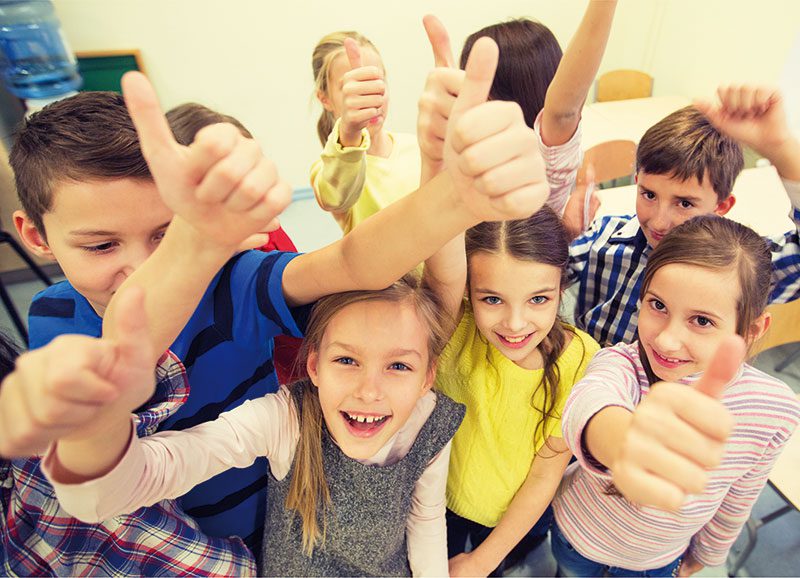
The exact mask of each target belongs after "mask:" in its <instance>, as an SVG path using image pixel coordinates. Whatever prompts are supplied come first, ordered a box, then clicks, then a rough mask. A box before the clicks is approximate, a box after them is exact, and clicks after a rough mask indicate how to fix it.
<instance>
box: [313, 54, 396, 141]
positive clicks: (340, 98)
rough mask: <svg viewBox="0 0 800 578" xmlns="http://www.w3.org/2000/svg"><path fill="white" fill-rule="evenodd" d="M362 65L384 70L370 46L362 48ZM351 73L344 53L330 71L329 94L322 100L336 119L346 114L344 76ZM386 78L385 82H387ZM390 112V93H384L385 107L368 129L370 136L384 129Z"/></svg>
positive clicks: (334, 60)
mask: <svg viewBox="0 0 800 578" xmlns="http://www.w3.org/2000/svg"><path fill="white" fill-rule="evenodd" d="M361 65H362V66H376V67H378V68H380V69H381V70H384V68H383V60H381V57H380V56H379V55H378V53H377V52H375V51H374V50H373V49H372V48H370V47H368V46H362V47H361ZM349 71H350V62H349V61H348V60H347V54H346V53H345V52H344V51H343V52H342V53H341V54H339V56H337V57H336V58H334V59H333V62H331V66H330V69H329V70H328V94H327V96H323V97H322V98H321V100H322V105H323V106H324V107H325V109H326V110H328V111H329V112H331V113H332V114H333V116H334V117H335V118H341V116H342V113H343V112H344V94H343V93H342V88H343V84H344V75H345V73H347V72H349ZM385 80H386V79H385V78H384V82H385ZM388 112H389V91H388V89H387V90H386V92H385V93H384V101H383V106H382V107H381V109H380V114H379V115H378V116H377V117H375V119H373V121H372V122H371V123H370V124H369V126H368V127H367V129H368V130H369V132H370V134H376V133H377V132H380V130H381V128H383V122H384V121H385V120H386V115H387V113H388Z"/></svg>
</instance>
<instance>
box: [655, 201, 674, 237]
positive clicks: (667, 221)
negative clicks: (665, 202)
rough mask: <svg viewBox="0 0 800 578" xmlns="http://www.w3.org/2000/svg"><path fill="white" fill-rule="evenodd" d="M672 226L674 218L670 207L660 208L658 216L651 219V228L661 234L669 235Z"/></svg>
mask: <svg viewBox="0 0 800 578" xmlns="http://www.w3.org/2000/svg"><path fill="white" fill-rule="evenodd" d="M671 226H672V216H671V212H670V208H669V207H665V206H659V207H658V210H657V211H656V214H655V215H654V216H653V218H652V219H650V228H651V229H654V230H656V231H658V232H659V233H662V234H664V233H667V231H669V230H670V228H671Z"/></svg>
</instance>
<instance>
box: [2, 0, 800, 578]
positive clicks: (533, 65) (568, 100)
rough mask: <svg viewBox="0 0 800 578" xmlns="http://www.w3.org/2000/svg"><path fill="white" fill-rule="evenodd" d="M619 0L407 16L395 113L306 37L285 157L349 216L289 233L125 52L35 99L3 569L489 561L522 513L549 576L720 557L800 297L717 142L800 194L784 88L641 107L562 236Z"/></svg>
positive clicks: (772, 414)
mask: <svg viewBox="0 0 800 578" xmlns="http://www.w3.org/2000/svg"><path fill="white" fill-rule="evenodd" d="M615 8H616V2H610V1H592V2H589V5H588V7H587V11H586V14H585V15H584V18H583V20H582V22H581V24H580V26H579V28H578V31H577V32H576V35H575V37H574V38H573V40H572V42H571V43H570V45H569V47H568V48H567V50H566V52H565V53H564V54H563V56H562V55H561V51H560V48H559V47H558V43H557V42H556V41H555V38H554V37H553V35H552V33H551V32H550V31H549V30H548V29H547V28H546V27H544V26H543V25H541V24H539V23H535V22H531V21H525V20H523V21H513V22H508V23H503V24H498V25H494V26H490V27H487V28H485V29H483V30H481V31H478V32H476V33H475V34H474V35H472V36H470V37H469V39H468V40H467V43H466V45H465V47H464V51H463V52H462V55H461V65H462V68H463V70H461V69H457V68H455V67H454V59H453V57H452V54H451V52H450V45H449V39H448V37H447V33H446V30H445V29H444V27H443V26H442V24H441V23H440V22H439V21H438V20H436V19H435V18H433V17H426V19H425V27H426V30H427V33H428V37H429V39H430V41H431V45H432V48H433V53H434V59H435V64H436V68H435V69H434V70H433V71H432V72H431V74H430V75H429V77H428V80H427V82H426V86H425V90H424V93H423V95H422V98H421V99H420V105H419V122H418V134H417V143H415V142H414V141H413V139H412V138H411V137H408V135H400V134H397V133H392V132H389V131H387V130H386V129H385V128H384V121H385V118H386V114H387V110H388V109H387V105H388V96H387V88H386V82H385V71H384V70H383V66H382V63H381V61H380V57H379V56H378V53H377V50H376V49H375V47H374V46H373V45H372V44H371V43H370V42H369V41H368V40H366V39H365V38H363V37H362V36H360V35H358V34H356V33H349V32H348V33H335V34H332V35H329V36H326V37H325V38H324V39H323V40H322V41H321V42H320V44H319V45H318V46H317V48H316V50H315V51H314V58H313V68H314V75H315V79H316V85H317V90H318V93H317V95H318V97H319V99H320V102H321V103H322V105H323V108H324V112H323V116H322V117H321V118H320V122H319V125H318V130H319V135H320V140H321V141H322V143H323V147H324V150H323V153H322V157H321V159H320V160H319V161H318V162H317V163H315V165H314V167H313V168H312V183H313V185H314V189H315V192H316V194H317V198H318V201H319V202H320V205H321V206H322V207H323V208H324V209H326V210H330V211H331V212H333V213H334V216H335V217H336V219H337V221H338V222H339V223H340V225H341V226H342V228H343V230H344V232H345V233H346V234H345V236H344V237H343V238H342V239H341V240H340V241H338V242H336V243H334V244H332V245H330V246H328V247H325V248H323V249H320V250H318V251H314V252H311V253H308V254H303V255H298V254H295V253H293V252H281V251H252V250H247V249H248V248H251V247H252V248H258V247H264V245H265V243H266V242H267V233H266V231H269V230H271V229H273V230H274V228H275V226H276V222H275V218H276V217H277V216H278V215H279V214H280V212H281V210H282V209H283V208H284V207H285V206H286V205H287V204H288V202H289V199H290V190H289V187H288V186H287V185H286V184H285V183H284V182H283V181H281V179H280V177H279V176H278V174H277V170H276V168H275V167H274V165H273V164H272V163H271V162H270V161H269V160H268V159H266V158H265V157H264V156H263V155H262V154H261V151H260V149H259V148H258V145H257V144H256V143H255V142H254V141H253V140H252V138H250V136H249V133H247V131H246V129H244V127H242V126H241V125H239V124H238V123H236V122H235V119H231V118H230V117H224V116H222V115H218V114H216V113H214V112H213V111H209V110H208V109H205V108H204V107H201V106H199V105H189V106H184V107H179V108H178V109H176V110H173V111H170V112H168V113H167V114H166V115H163V114H162V113H161V110H160V108H159V105H158V102H157V100H156V97H155V95H154V93H153V90H152V88H151V87H150V85H149V83H148V82H147V80H146V79H145V78H144V77H142V76H140V75H136V74H132V75H129V76H127V77H126V78H125V79H124V81H123V92H124V95H125V96H124V101H123V99H122V97H119V96H118V95H115V94H109V93H84V94H80V95H78V96H75V97H71V98H69V99H65V100H63V101H60V102H57V103H54V104H52V105H50V106H48V107H46V108H45V109H44V110H42V111H41V112H39V113H37V114H35V115H33V116H32V117H31V118H30V119H28V120H27V121H26V122H25V124H24V126H23V127H22V128H21V130H20V131H19V133H18V135H17V140H16V143H15V145H14V148H13V151H12V155H11V163H12V168H13V169H14V173H15V178H16V184H17V189H18V192H19V196H20V199H21V201H22V205H23V211H20V212H18V213H17V214H16V215H15V224H16V226H17V230H18V232H19V234H20V236H21V238H22V239H23V240H24V241H25V242H26V245H27V246H28V247H29V248H31V250H32V251H33V252H34V253H36V254H38V255H40V256H46V257H50V258H52V259H54V260H56V261H57V262H58V263H59V264H60V266H61V268H62V269H63V271H64V274H65V276H66V277H67V281H65V282H63V283H60V284H57V285H55V286H53V287H51V288H48V289H47V290H45V291H43V292H42V293H41V294H39V295H38V296H37V297H36V298H35V300H34V302H33V304H32V306H31V310H30V334H31V343H30V347H31V349H32V351H31V352H29V353H26V354H23V355H22V356H21V357H20V358H19V361H18V363H17V365H16V369H15V370H13V371H11V372H10V373H9V375H8V376H7V377H6V378H5V379H4V381H3V383H2V387H0V454H2V455H4V456H7V457H9V458H16V459H11V460H9V461H6V462H2V463H0V468H2V469H0V474H2V477H0V479H2V486H1V487H0V491H1V492H2V495H0V498H2V499H0V508H2V515H3V525H2V527H1V528H0V539H1V541H2V564H3V570H4V571H5V572H6V573H9V574H18V575H29V574H55V575H68V574H70V575H71V574H82V575H96V574H109V575H111V574H115V575H116V574H136V575H154V576H157V575H178V574H181V575H186V574H192V575H253V574H256V573H259V574H263V575H273V576H274V575H303V576H344V575H347V576H355V575H410V574H413V575H431V576H443V575H451V576H488V575H499V574H501V573H502V572H503V571H504V570H505V569H506V568H508V567H509V566H511V565H513V564H514V563H516V562H517V561H519V560H521V559H522V558H523V557H524V556H526V555H527V554H528V553H529V552H530V551H531V550H532V549H533V548H534V547H535V546H536V545H537V544H539V543H540V542H541V541H542V540H543V539H544V538H545V536H546V535H547V533H548V532H549V533H550V536H551V542H552V549H553V554H554V556H555V558H556V560H557V562H558V565H559V569H560V572H561V573H562V574H563V575H578V576H597V575H603V574H604V573H607V574H609V575H648V576H659V575H664V576H667V575H682V576H689V575H691V574H693V573H694V572H696V571H697V570H699V569H700V568H702V567H703V566H714V565H719V564H721V563H722V562H723V561H724V559H725V556H726V554H727V552H728V550H729V549H730V546H731V544H732V542H733V540H735V538H736V536H737V535H738V533H739V531H740V530H741V528H742V526H743V524H744V522H745V521H746V519H747V517H748V514H749V511H750V509H751V507H752V505H753V503H754V502H755V499H756V498H757V496H758V494H759V492H760V491H761V489H762V488H763V486H764V484H765V483H766V479H767V476H768V474H769V471H770V469H771V467H772V465H773V464H774V462H775V459H776V458H777V456H778V455H779V453H780V450H781V449H782V447H783V446H784V445H785V443H786V441H787V440H788V439H789V437H790V436H791V435H792V432H793V431H794V429H795V428H796V426H797V423H798V422H800V404H798V402H797V400H796V398H795V396H794V394H792V392H791V390H790V389H789V388H788V387H787V386H786V385H785V384H783V383H781V382H780V381H778V380H777V379H775V378H773V377H770V376H768V375H766V374H763V373H761V372H759V371H757V370H755V369H754V368H752V367H750V366H749V365H747V364H746V363H745V358H746V355H747V353H746V352H747V350H748V348H749V347H750V346H752V344H753V343H754V342H755V341H756V340H757V339H758V338H759V337H760V336H761V335H763V334H764V332H765V331H767V330H768V328H769V323H770V318H769V313H767V312H766V311H765V309H766V306H767V304H768V303H770V302H780V301H788V300H792V299H796V298H798V297H800V241H799V240H798V232H797V230H794V231H790V232H788V233H787V234H786V235H784V236H782V237H780V238H776V239H768V240H765V239H763V238H761V237H760V236H758V235H757V234H756V233H754V232H753V231H752V230H750V229H748V228H747V227H745V226H744V225H739V224H737V223H734V222H732V221H730V220H727V219H724V218H722V217H721V215H724V214H725V213H726V212H727V211H728V210H729V209H730V208H731V207H732V206H733V204H734V202H735V199H734V198H733V197H732V196H731V190H732V188H733V182H734V181H735V178H736V176H737V174H738V173H739V172H740V171H741V169H742V165H743V161H742V152H741V145H742V144H743V145H747V146H750V147H751V148H753V149H755V150H756V151H757V152H759V153H760V154H762V155H763V156H764V157H766V158H767V159H769V160H770V161H771V162H772V164H773V165H774V166H775V167H776V169H777V171H778V173H779V174H780V175H781V177H782V179H783V183H784V186H785V188H786V190H787V194H788V195H789V198H790V199H791V201H792V219H793V221H794V222H795V223H796V224H800V143H798V141H797V140H796V139H795V138H794V137H792V136H791V135H790V134H789V132H788V129H787V127H786V121H785V117H784V114H783V109H782V104H781V101H780V96H779V95H778V94H777V93H775V92H773V91H768V90H765V89H755V88H751V87H738V88H728V89H721V90H720V91H719V100H720V102H719V103H718V104H711V103H698V104H697V105H695V106H694V107H688V108H686V109H682V110H679V111H677V112H676V113H674V114H672V115H670V116H668V117H667V118H665V119H664V120H662V121H661V122H659V123H657V124H656V125H655V126H654V127H652V128H651V129H650V130H649V131H647V133H646V134H645V135H644V136H643V138H642V140H641V142H640V144H639V148H638V152H637V173H636V177H637V184H638V186H637V195H638V196H637V204H636V215H635V216H627V217H606V218H603V219H600V220H598V221H596V222H595V223H594V224H593V225H592V227H591V228H590V229H589V230H588V231H585V232H581V233H580V234H579V236H578V237H577V239H575V240H574V241H571V239H572V238H573V237H574V236H575V233H576V232H575V231H570V230H569V229H568V227H567V226H565V222H564V219H562V214H563V213H564V212H565V211H566V212H567V213H569V212H570V211H572V210H575V208H576V207H582V206H583V203H582V202H579V203H573V202H571V201H572V199H571V195H570V193H571V192H572V190H573V189H574V188H575V180H576V174H577V171H578V168H579V166H580V162H581V145H580V112H581V107H582V105H583V102H584V100H585V98H586V95H587V92H588V90H589V87H590V86H591V83H592V80H593V78H594V76H595V74H596V72H597V69H598V67H599V64H600V60H601V58H602V54H603V51H604V49H605V44H606V42H607V39H608V35H609V31H610V27H611V22H612V19H613V14H614V10H615ZM484 37H488V38H484ZM219 122H227V123H231V122H232V123H233V124H218V123H219ZM234 125H235V126H234ZM572 196H574V194H573V195H572ZM580 220H582V219H578V221H580ZM410 231H414V233H413V238H411V237H410V236H409V232H410ZM422 263H424V266H422V267H421V270H422V273H421V276H420V275H418V274H416V273H415V272H414V271H413V270H416V271H419V269H420V264H422ZM409 271H412V273H408V272H409ZM571 282H576V283H577V284H578V304H577V310H576V315H575V323H576V325H575V326H573V325H570V324H568V323H566V322H564V321H562V320H561V319H560V318H559V308H560V302H561V295H562V292H563V290H564V289H565V288H566V287H567V285H568V284H569V283H571ZM75 334H78V335H75ZM280 335H289V336H294V337H303V342H302V348H301V350H300V355H299V358H298V364H297V367H298V368H299V369H300V373H301V378H300V379H298V380H297V381H293V382H292V383H288V382H287V381H288V380H285V379H281V381H280V382H279V380H278V377H277V376H276V366H278V365H279V364H278V360H277V358H276V348H275V345H274V343H275V338H276V337H278V336H280ZM101 336H102V337H101ZM599 344H602V345H604V346H608V347H605V348H604V349H601V348H600V345H599ZM6 353H7V354H6V355H4V357H5V358H11V357H12V356H13V355H14V352H13V351H12V350H8V351H7V352H6ZM4 363H5V362H4ZM11 367H12V365H10V364H7V365H6V366H5V367H4V368H3V371H4V372H8V371H10V370H11ZM154 367H155V369H156V371H155V373H154V372H153V371H152V370H153V368H154ZM287 374H288V373H287ZM573 455H574V456H575V457H576V458H577V460H574V463H570V462H571V458H572V456H573ZM31 456H33V457H31ZM265 458H266V459H265Z"/></svg>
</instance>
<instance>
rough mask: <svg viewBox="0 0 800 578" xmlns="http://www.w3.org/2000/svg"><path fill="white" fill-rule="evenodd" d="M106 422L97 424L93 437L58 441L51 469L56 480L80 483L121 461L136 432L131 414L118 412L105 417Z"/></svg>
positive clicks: (99, 475) (97, 475) (100, 474)
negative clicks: (132, 425) (133, 428)
mask: <svg viewBox="0 0 800 578" xmlns="http://www.w3.org/2000/svg"><path fill="white" fill-rule="evenodd" d="M104 424H105V425H100V424H98V428H97V432H96V433H95V434H93V435H91V436H88V437H85V438H82V439H78V440H70V439H68V438H67V439H62V440H60V441H59V442H57V445H56V447H55V452H56V458H57V459H56V460H55V464H54V465H55V468H54V470H53V472H52V473H53V477H54V478H55V479H56V480H57V481H59V482H60V483H64V484H78V483H81V482H85V481H88V480H92V479H95V478H99V477H101V476H104V475H106V474H107V473H108V472H110V471H111V470H112V469H114V467H115V466H116V465H117V464H118V463H119V461H120V459H121V458H122V455H123V454H124V453H125V449H126V448H127V447H128V442H129V441H130V436H131V434H132V431H133V430H132V427H131V415H130V413H121V412H118V413H117V414H116V415H113V416H108V418H107V419H104ZM133 435H136V434H135V433H134V434H133Z"/></svg>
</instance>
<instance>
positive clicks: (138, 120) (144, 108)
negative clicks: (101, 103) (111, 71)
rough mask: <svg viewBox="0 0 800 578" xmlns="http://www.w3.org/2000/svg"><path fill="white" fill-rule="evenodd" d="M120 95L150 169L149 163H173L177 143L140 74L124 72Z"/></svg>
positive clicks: (151, 92)
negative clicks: (123, 99)
mask: <svg viewBox="0 0 800 578" xmlns="http://www.w3.org/2000/svg"><path fill="white" fill-rule="evenodd" d="M122 94H123V96H124V97H125V105H126V106H127V107H128V113H129V114H130V115H131V120H133V126H135V127H136V133H137V134H138V135H139V143H140V146H141V148H142V154H143V155H144V158H145V160H147V163H148V165H150V169H151V170H153V164H159V165H166V166H170V165H171V164H173V159H174V158H175V154H176V149H177V143H176V142H175V137H174V136H173V135H172V131H171V130H170V128H169V124H167V119H166V118H165V117H164V113H163V112H162V111H161V105H159V104H158V97H157V96H156V93H155V91H154V90H153V86H152V85H151V84H150V81H149V80H148V79H147V77H146V76H145V75H144V74H142V73H141V72H126V73H125V75H124V76H123V77H122ZM154 176H155V175H154Z"/></svg>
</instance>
